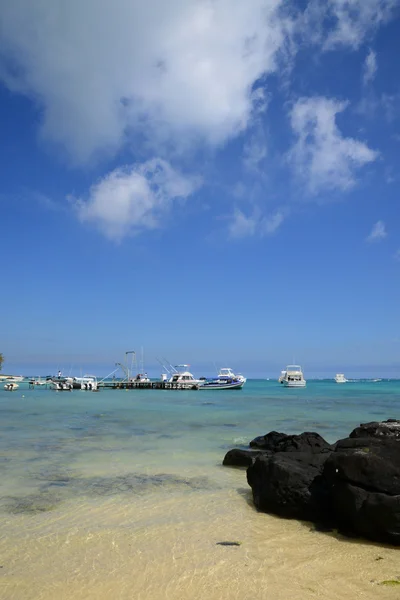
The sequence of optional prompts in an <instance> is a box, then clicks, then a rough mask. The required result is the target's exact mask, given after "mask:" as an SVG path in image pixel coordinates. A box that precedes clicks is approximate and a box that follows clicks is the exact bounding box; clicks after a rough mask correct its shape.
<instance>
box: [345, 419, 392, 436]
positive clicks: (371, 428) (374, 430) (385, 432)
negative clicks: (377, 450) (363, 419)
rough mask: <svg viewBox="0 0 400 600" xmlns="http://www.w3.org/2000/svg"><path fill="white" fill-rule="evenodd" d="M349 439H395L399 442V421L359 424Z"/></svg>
mask: <svg viewBox="0 0 400 600" xmlns="http://www.w3.org/2000/svg"><path fill="white" fill-rule="evenodd" d="M349 437H351V438H366V437H370V438H372V437H373V438H376V437H377V438H380V439H387V438H395V439H398V440H400V421H398V420H397V419H388V420H387V421H372V422H371V423H361V425H360V426H359V427H356V428H355V429H353V431H352V432H351V433H350V435H349Z"/></svg>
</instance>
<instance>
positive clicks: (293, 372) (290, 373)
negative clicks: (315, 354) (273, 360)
mask: <svg viewBox="0 0 400 600" xmlns="http://www.w3.org/2000/svg"><path fill="white" fill-rule="evenodd" d="M283 373H284V375H283ZM282 375H283V378H282V381H281V383H283V385H284V387H290V388H303V387H306V383H307V382H306V380H305V379H304V375H303V371H302V370H301V367H300V366H299V365H288V366H287V367H286V371H284V372H282V374H281V376H282Z"/></svg>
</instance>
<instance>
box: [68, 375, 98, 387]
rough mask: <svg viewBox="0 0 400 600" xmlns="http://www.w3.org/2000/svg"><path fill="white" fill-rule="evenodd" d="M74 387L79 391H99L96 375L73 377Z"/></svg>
mask: <svg viewBox="0 0 400 600" xmlns="http://www.w3.org/2000/svg"><path fill="white" fill-rule="evenodd" d="M72 387H73V388H74V389H77V390H92V391H93V390H97V377H96V375H84V376H83V377H73V379H72Z"/></svg>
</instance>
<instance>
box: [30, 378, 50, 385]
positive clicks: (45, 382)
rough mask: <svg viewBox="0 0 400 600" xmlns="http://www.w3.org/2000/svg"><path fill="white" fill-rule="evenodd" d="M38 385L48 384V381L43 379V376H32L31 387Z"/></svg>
mask: <svg viewBox="0 0 400 600" xmlns="http://www.w3.org/2000/svg"><path fill="white" fill-rule="evenodd" d="M37 385H39V386H40V385H47V381H45V380H43V379H42V378H41V377H38V378H37V379H35V378H32V379H30V380H29V387H35V386H37Z"/></svg>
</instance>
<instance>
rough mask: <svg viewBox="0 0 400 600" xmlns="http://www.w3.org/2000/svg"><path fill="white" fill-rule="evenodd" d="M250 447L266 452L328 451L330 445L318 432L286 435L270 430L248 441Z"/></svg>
mask: <svg viewBox="0 0 400 600" xmlns="http://www.w3.org/2000/svg"><path fill="white" fill-rule="evenodd" d="M250 448H258V449H260V450H265V451H268V452H311V453H312V454H319V453H320V452H329V451H331V450H332V448H333V447H332V446H331V445H330V444H328V442H326V441H325V440H324V438H323V437H321V436H320V435H319V433H315V432H309V431H306V432H305V433H301V434H300V435H286V434H285V433H278V432H277V431H271V432H270V433H267V434H266V435H263V436H259V437H257V438H255V439H254V440H252V441H251V442H250Z"/></svg>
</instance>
